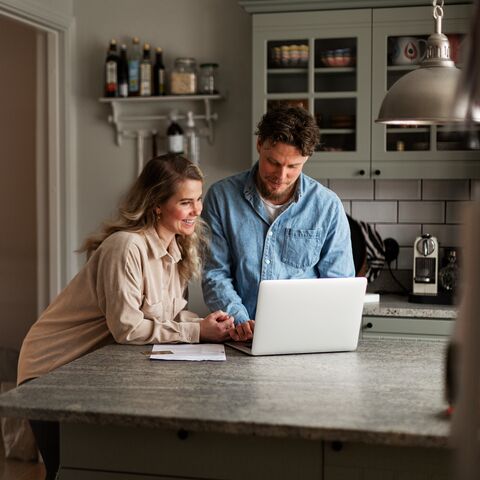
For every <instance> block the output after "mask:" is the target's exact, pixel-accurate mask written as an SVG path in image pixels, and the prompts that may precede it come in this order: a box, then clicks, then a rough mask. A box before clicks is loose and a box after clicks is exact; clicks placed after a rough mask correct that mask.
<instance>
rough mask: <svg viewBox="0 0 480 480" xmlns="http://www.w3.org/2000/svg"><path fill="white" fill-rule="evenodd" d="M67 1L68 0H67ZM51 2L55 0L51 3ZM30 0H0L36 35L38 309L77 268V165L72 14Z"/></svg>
mask: <svg viewBox="0 0 480 480" xmlns="http://www.w3.org/2000/svg"><path fill="white" fill-rule="evenodd" d="M64 1H65V0H64ZM50 3H51V2H50ZM46 5H47V6H45V7H44V6H43V4H42V2H41V0H40V2H37V3H34V2H32V1H31V0H27V1H25V0H0V15H4V16H7V17H9V18H12V19H14V20H17V21H19V22H21V23H24V24H28V25H30V26H32V27H34V28H35V29H37V30H38V31H39V34H38V35H37V58H38V60H39V61H38V62H37V64H38V67H37V72H38V73H37V122H36V123H37V131H36V137H37V141H36V144H37V147H36V157H37V158H36V165H37V224H38V227H37V235H38V241H37V244H38V247H37V257H38V260H37V261H38V281H37V285H38V309H39V311H41V310H43V309H44V308H45V307H46V305H47V304H48V303H49V302H50V300H51V299H52V298H53V297H54V296H55V295H56V294H57V293H58V292H59V291H60V290H61V289H62V288H63V286H64V285H65V284H66V282H67V281H68V280H69V279H70V278H71V277H72V276H73V274H74V273H75V271H76V268H77V267H76V261H75V257H74V253H73V250H74V248H75V247H74V246H73V245H74V242H76V225H77V222H76V212H77V209H76V198H77V196H76V168H75V167H76V166H75V162H74V158H75V135H74V130H73V125H74V117H73V102H72V92H71V71H72V65H73V59H72V52H73V48H72V44H73V34H74V20H73V16H71V15H68V14H63V13H61V12H58V11H56V10H51V7H49V6H48V4H47V3H46Z"/></svg>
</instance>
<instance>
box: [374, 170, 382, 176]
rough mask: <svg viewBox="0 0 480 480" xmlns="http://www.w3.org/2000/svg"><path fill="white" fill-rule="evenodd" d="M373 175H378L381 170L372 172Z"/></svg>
mask: <svg viewBox="0 0 480 480" xmlns="http://www.w3.org/2000/svg"><path fill="white" fill-rule="evenodd" d="M373 173H375V175H380V174H381V173H382V172H381V170H375V172H373Z"/></svg>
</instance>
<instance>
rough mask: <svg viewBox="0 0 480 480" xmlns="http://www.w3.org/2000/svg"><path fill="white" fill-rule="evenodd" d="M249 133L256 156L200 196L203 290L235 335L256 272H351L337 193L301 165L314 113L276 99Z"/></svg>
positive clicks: (252, 299)
mask: <svg viewBox="0 0 480 480" xmlns="http://www.w3.org/2000/svg"><path fill="white" fill-rule="evenodd" d="M255 133H256V135H257V136H258V138H257V151H258V154H259V159H258V162H257V163H256V164H255V165H254V166H253V167H252V168H251V169H250V170H248V171H246V172H242V173H240V174H238V175H234V176H232V177H229V178H226V179H224V180H221V181H219V182H217V183H215V184H214V185H213V186H212V187H211V188H210V190H209V192H208V194H207V195H206V197H205V202H204V214H203V215H204V217H205V220H206V221H207V222H208V224H209V225H210V227H211V229H212V243H211V253H210V258H209V259H208V260H207V262H206V265H205V270H204V276H203V282H202V287H203V296H204V299H205V302H206V304H207V305H208V307H209V308H210V309H212V310H223V311H225V312H227V313H228V314H229V315H232V316H233V317H234V318H235V325H236V329H232V330H231V336H232V338H233V339H234V340H244V339H248V338H251V336H252V331H253V327H254V322H253V320H254V319H255V311H256V304H257V294H258V289H259V283H260V281H261V280H265V279H287V278H320V277H349V276H354V265H353V258H352V247H351V240H350V229H349V226H348V221H347V217H346V215H345V212H344V209H343V206H342V203H341V202H340V199H339V198H338V197H337V196H336V195H335V193H333V192H332V191H330V190H329V189H327V188H325V187H323V186H322V185H321V184H320V183H318V182H317V181H316V180H314V179H312V178H310V177H308V176H306V175H305V174H303V173H302V169H303V166H304V165H305V162H306V161H307V160H308V157H309V156H310V155H312V153H313V152H314V151H315V146H316V145H317V144H318V142H319V131H318V127H317V125H316V123H315V120H314V119H313V118H312V116H311V115H310V114H309V113H308V112H307V111H306V110H304V109H303V108H300V107H288V106H282V107H280V108H276V109H274V110H270V111H269V112H267V113H266V114H265V115H264V116H263V118H262V120H261V121H260V123H259V124H258V126H257V131H256V132H255ZM292 301H294V299H292Z"/></svg>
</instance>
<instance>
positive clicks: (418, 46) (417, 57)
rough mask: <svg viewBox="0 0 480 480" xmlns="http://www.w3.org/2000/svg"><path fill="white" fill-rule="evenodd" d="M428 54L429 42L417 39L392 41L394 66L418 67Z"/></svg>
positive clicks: (408, 38) (409, 38)
mask: <svg viewBox="0 0 480 480" xmlns="http://www.w3.org/2000/svg"><path fill="white" fill-rule="evenodd" d="M426 53H427V41H426V40H424V39H423V38H416V37H397V38H394V39H392V56H391V60H392V65H416V64H418V63H420V62H421V61H422V60H423V59H424V58H425V55H426Z"/></svg>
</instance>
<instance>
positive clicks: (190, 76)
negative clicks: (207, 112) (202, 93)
mask: <svg viewBox="0 0 480 480" xmlns="http://www.w3.org/2000/svg"><path fill="white" fill-rule="evenodd" d="M170 93H171V94H172V95H193V94H195V93H197V64H196V62H195V59H194V58H177V59H176V60H175V65H174V68H173V70H172V73H171V74H170Z"/></svg>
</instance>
